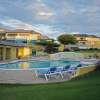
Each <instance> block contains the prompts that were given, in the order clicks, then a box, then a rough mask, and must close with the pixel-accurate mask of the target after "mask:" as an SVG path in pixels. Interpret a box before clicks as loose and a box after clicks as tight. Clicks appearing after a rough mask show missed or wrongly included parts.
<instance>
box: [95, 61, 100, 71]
mask: <svg viewBox="0 0 100 100" xmlns="http://www.w3.org/2000/svg"><path fill="white" fill-rule="evenodd" d="M96 70H97V71H100V61H98V62H97V63H96Z"/></svg>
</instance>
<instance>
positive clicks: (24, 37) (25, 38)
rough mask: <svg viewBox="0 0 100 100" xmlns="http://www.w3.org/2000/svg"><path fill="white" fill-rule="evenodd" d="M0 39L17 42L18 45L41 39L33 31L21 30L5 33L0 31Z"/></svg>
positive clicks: (38, 34)
mask: <svg viewBox="0 0 100 100" xmlns="http://www.w3.org/2000/svg"><path fill="white" fill-rule="evenodd" d="M0 39H1V40H8V41H13V42H19V43H20V42H23V43H27V42H30V41H36V40H39V39H41V34H40V33H39V32H35V31H33V30H23V29H16V30H7V31H0Z"/></svg>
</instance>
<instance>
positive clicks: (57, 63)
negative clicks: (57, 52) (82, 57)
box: [0, 60, 79, 69]
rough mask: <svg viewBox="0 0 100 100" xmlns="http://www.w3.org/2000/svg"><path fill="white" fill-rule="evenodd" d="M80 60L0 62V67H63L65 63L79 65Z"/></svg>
mask: <svg viewBox="0 0 100 100" xmlns="http://www.w3.org/2000/svg"><path fill="white" fill-rule="evenodd" d="M77 64H79V61H65V60H56V61H51V60H45V61H22V62H16V63H9V64H0V68H5V69H30V68H49V67H62V66H65V65H77Z"/></svg>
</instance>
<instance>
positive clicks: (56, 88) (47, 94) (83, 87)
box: [0, 72, 100, 100]
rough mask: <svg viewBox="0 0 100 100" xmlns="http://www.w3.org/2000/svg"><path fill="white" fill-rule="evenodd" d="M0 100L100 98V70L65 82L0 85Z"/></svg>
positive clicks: (76, 99) (99, 99) (83, 99)
mask: <svg viewBox="0 0 100 100" xmlns="http://www.w3.org/2000/svg"><path fill="white" fill-rule="evenodd" d="M0 100H100V72H92V73H89V74H87V75H85V76H81V77H80V78H78V79H73V80H71V81H69V82H63V83H54V84H38V85H18V84H16V85H0Z"/></svg>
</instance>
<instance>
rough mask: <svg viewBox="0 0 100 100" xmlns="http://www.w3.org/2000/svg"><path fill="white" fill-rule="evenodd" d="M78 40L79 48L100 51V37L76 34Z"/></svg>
mask: <svg viewBox="0 0 100 100" xmlns="http://www.w3.org/2000/svg"><path fill="white" fill-rule="evenodd" d="M74 36H75V37H76V39H77V40H78V47H79V48H82V49H89V48H98V49H100V37H97V36H95V35H87V34H75V35H74Z"/></svg>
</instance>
